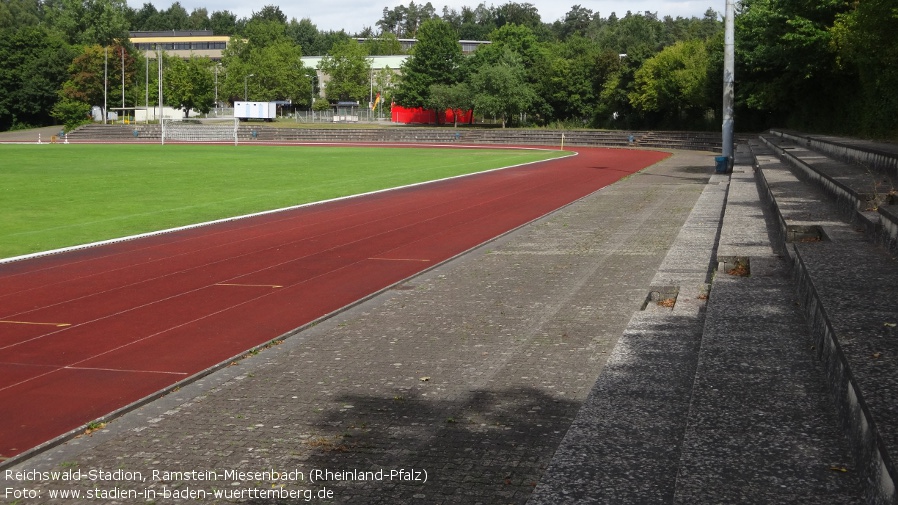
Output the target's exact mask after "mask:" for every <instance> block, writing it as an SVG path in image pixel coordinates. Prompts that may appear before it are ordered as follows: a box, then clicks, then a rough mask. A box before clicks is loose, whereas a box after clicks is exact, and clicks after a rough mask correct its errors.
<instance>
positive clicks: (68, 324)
mask: <svg viewBox="0 0 898 505" xmlns="http://www.w3.org/2000/svg"><path fill="white" fill-rule="evenodd" d="M0 323H7V324H31V325H37V326H56V327H57V328H63V327H65V326H71V325H72V323H40V322H36V321H3V320H0Z"/></svg>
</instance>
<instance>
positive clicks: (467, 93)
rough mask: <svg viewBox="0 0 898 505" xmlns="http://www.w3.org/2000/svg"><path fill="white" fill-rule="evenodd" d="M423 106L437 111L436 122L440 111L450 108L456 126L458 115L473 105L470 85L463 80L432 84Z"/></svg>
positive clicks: (440, 115)
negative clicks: (450, 83) (455, 82)
mask: <svg viewBox="0 0 898 505" xmlns="http://www.w3.org/2000/svg"><path fill="white" fill-rule="evenodd" d="M425 106H426V107H427V108H428V109H433V110H435V111H437V122H439V120H440V117H442V114H441V112H442V111H445V110H451V111H452V116H453V120H454V123H455V126H456V127H458V116H459V115H460V114H462V113H464V111H467V110H470V109H471V108H473V107H474V99H473V97H472V96H471V89H470V87H469V86H468V85H467V84H466V83H464V82H460V83H457V84H452V85H449V84H433V85H431V86H430V93H429V96H428V98H427V103H426V104H425Z"/></svg>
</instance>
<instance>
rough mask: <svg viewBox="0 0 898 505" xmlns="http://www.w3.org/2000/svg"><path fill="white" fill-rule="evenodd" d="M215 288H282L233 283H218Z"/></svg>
mask: <svg viewBox="0 0 898 505" xmlns="http://www.w3.org/2000/svg"><path fill="white" fill-rule="evenodd" d="M215 285H216V286H238V287H243V288H274V289H277V288H282V287H284V286H281V285H278V284H237V283H233V282H219V283H218V284H215Z"/></svg>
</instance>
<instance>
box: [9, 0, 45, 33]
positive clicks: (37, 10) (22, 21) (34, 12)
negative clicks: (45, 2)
mask: <svg viewBox="0 0 898 505" xmlns="http://www.w3.org/2000/svg"><path fill="white" fill-rule="evenodd" d="M42 17H43V15H42V13H41V4H40V2H38V0H2V1H0V30H9V29H15V28H19V27H23V26H35V25H38V24H40V22H41V18H42Z"/></svg>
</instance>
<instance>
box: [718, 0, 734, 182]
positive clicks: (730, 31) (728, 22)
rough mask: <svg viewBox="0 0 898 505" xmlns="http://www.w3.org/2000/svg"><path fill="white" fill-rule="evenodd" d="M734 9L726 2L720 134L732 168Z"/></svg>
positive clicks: (731, 2)
mask: <svg viewBox="0 0 898 505" xmlns="http://www.w3.org/2000/svg"><path fill="white" fill-rule="evenodd" d="M735 18H736V7H735V2H734V0H726V13H725V15H724V39H723V132H722V137H721V140H722V152H721V153H720V154H721V155H722V156H725V157H726V158H727V160H728V164H729V166H730V167H732V166H733V151H734V142H733V103H734V102H735V89H734V88H735V86H734V83H735V78H734V73H735V67H736V61H735V60H736V57H735V53H736V33H735V32H736V30H735Z"/></svg>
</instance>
